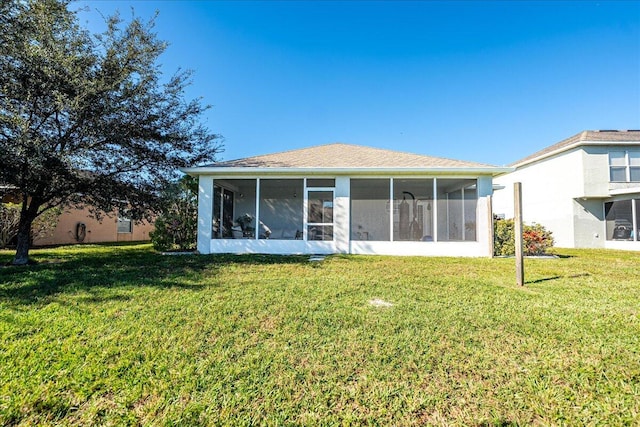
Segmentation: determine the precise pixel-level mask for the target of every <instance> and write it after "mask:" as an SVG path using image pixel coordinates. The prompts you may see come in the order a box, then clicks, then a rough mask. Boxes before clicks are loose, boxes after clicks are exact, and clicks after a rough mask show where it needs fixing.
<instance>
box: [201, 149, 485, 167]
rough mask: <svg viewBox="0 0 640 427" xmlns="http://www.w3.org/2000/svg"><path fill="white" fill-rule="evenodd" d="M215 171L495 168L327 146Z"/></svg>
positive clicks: (227, 164)
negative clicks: (227, 169)
mask: <svg viewBox="0 0 640 427" xmlns="http://www.w3.org/2000/svg"><path fill="white" fill-rule="evenodd" d="M203 167H215V168H319V169H322V168H355V169H361V168H399V169H402V168H493V167H494V166H492V165H487V164H482V163H474V162H466V161H462V160H452V159H445V158H441V157H431V156H423V155H419V154H411V153H404V152H400V151H392V150H384V149H380V148H372V147H364V146H360V145H351V144H342V143H335V144H326V145H318V146H314V147H309V148H303V149H299V150H291V151H283V152H280V153H274V154H265V155H262V156H255V157H247V158H244V159H238V160H229V161H225V162H219V163H213V164H211V165H206V166H203Z"/></svg>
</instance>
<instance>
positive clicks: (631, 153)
mask: <svg viewBox="0 0 640 427" xmlns="http://www.w3.org/2000/svg"><path fill="white" fill-rule="evenodd" d="M612 153H624V162H623V163H624V164H619V165H618V164H615V165H614V164H612V156H611V154H612ZM608 158H609V182H640V150H634V149H631V150H611V151H609V153H608ZM618 158H619V157H618ZM632 159H634V160H635V159H638V160H636V162H632ZM636 163H637V164H636ZM614 170H615V171H618V172H620V171H622V170H624V181H621V180H619V179H613V171H614ZM632 172H634V173H633V174H632ZM632 175H637V176H638V178H639V179H636V180H632V179H631V178H632Z"/></svg>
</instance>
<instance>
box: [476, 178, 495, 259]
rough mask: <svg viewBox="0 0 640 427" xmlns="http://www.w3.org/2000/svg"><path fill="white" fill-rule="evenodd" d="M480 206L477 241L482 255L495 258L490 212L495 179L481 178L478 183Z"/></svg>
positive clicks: (477, 221)
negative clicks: (491, 240) (491, 239)
mask: <svg viewBox="0 0 640 427" xmlns="http://www.w3.org/2000/svg"><path fill="white" fill-rule="evenodd" d="M477 192H478V205H477V206H476V240H477V241H478V243H480V245H481V247H482V249H481V252H482V255H483V256H488V257H491V256H493V243H492V242H490V241H489V239H490V238H491V236H493V212H489V207H490V197H491V195H492V193H493V178H492V177H491V176H479V177H478V181H477Z"/></svg>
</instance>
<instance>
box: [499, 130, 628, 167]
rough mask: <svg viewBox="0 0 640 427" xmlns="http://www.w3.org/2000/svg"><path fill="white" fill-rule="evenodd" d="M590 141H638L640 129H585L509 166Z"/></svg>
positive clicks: (531, 160) (519, 164)
mask: <svg viewBox="0 0 640 427" xmlns="http://www.w3.org/2000/svg"><path fill="white" fill-rule="evenodd" d="M590 142H594V143H598V144H603V143H605V144H606V143H608V142H611V143H614V144H617V143H630V142H631V143H633V142H636V143H640V130H585V131H583V132H580V133H578V134H575V135H573V136H572V137H569V138H567V139H563V140H562V141H560V142H558V143H557V144H553V145H551V146H549V147H547V148H544V149H542V150H540V151H537V152H535V153H533V154H531V155H530V156H527V157H525V158H523V159H520V160H518V161H517V162H514V163H512V164H511V165H510V166H522V165H524V164H527V163H531V162H534V161H536V160H538V159H542V158H545V157H547V156H549V155H551V154H556V153H560V152H562V151H564V150H567V149H569V148H573V147H576V146H579V145H589V143H590Z"/></svg>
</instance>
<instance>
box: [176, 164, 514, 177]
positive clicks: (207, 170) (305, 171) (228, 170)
mask: <svg viewBox="0 0 640 427" xmlns="http://www.w3.org/2000/svg"><path fill="white" fill-rule="evenodd" d="M514 170H515V168H513V167H492V166H487V167H409V168H391V167H387V168H384V167H380V168H364V167H363V168H264V167H263V168H254V167H215V166H199V167H193V168H181V169H180V171H182V172H184V173H186V174H189V175H194V176H197V175H210V174H216V175H228V176H236V175H240V174H246V175H247V176H257V175H261V176H265V175H277V174H281V175H284V176H291V175H301V176H313V177H315V176H323V175H333V176H337V175H350V176H360V175H366V174H370V175H376V176H377V175H386V176H405V175H415V174H435V175H451V174H462V175H476V176H477V175H492V176H495V175H498V174H502V173H508V172H513V171H514Z"/></svg>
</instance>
